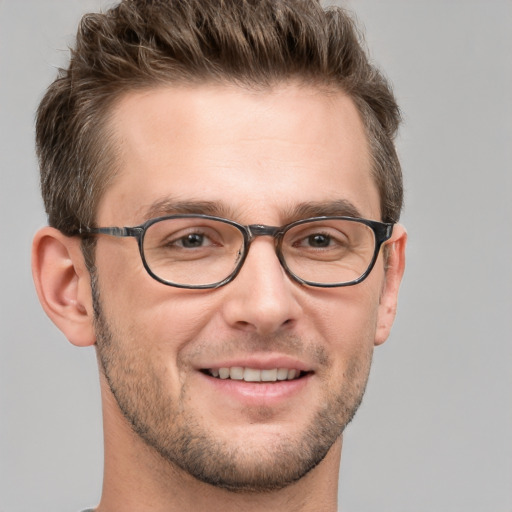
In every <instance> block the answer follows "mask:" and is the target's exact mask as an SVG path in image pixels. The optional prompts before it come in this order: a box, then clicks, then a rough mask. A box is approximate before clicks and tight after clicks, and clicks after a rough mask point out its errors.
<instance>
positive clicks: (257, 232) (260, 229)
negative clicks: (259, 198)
mask: <svg viewBox="0 0 512 512" xmlns="http://www.w3.org/2000/svg"><path fill="white" fill-rule="evenodd" d="M247 230H248V232H249V240H250V241H252V240H254V239H255V238H256V237H258V236H271V237H273V238H276V236H277V235H278V234H279V233H280V231H281V228H280V227H277V226H265V225H264V224H251V225H250V226H247Z"/></svg>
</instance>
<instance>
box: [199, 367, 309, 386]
mask: <svg viewBox="0 0 512 512" xmlns="http://www.w3.org/2000/svg"><path fill="white" fill-rule="evenodd" d="M201 371H202V372H203V373H204V374H206V375H208V376H210V377H214V378H216V379H222V380H226V379H230V380H240V381H245V382H277V381H285V380H297V379H300V378H302V377H304V376H305V375H308V374H309V373H311V372H303V371H301V370H297V369H289V368H272V369H268V370H261V369H258V368H247V367H241V366H232V367H230V368H207V369H204V370H201Z"/></svg>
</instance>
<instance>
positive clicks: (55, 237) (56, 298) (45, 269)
mask: <svg viewBox="0 0 512 512" xmlns="http://www.w3.org/2000/svg"><path fill="white" fill-rule="evenodd" d="M32 275H33V278H34V283H35V286H36V290H37V295H38V297H39V301H40V302H41V305H42V306H43V309H44V310H45V312H46V314H47V315H48V316H49V317H50V319H51V320H52V321H53V323H54V324H55V325H56V326H57V327H58V328H59V329H60V330H61V331H62V332H63V333H64V334H65V336H66V337H67V339H68V340H69V341H70V342H71V343H73V345H77V346H81V347H85V346H89V345H93V344H94V343H95V341H96V337H95V334H94V323H93V320H94V315H93V308H92V294H91V286H90V276H89V272H88V270H87V268H86V266H85V261H84V258H83V255H82V251H81V249H80V240H79V239H78V238H77V237H67V236H65V235H63V234H62V233H61V232H60V231H58V230H57V229H54V228H51V227H45V228H42V229H41V230H40V231H38V232H37V234H36V236H35V237H34V242H33V244H32Z"/></svg>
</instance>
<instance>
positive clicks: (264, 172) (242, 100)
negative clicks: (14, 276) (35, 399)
mask: <svg viewBox="0 0 512 512" xmlns="http://www.w3.org/2000/svg"><path fill="white" fill-rule="evenodd" d="M241 113H243V115H241ZM110 128H111V130H112V132H113V133H114V135H115V138H116V140H117V142H118V148H119V161H118V168H119V172H118V174H117V176H116V178H115V180H114V181H113V183H112V185H111V186H110V187H109V188H108V190H107V191H106V192H105V194H104V196H103V198H102V200H101V202H100V205H99V210H98V214H97V223H98V225H100V226H133V225H137V224H140V223H142V222H143V221H144V220H146V218H148V217H151V216H157V215H160V214H165V213H172V211H171V210H169V206H170V204H176V203H183V202H186V203H187V205H188V206H187V208H188V209H190V208H191V206H190V203H194V204H195V206H194V211H198V210H197V208H198V205H197V204H196V203H201V205H203V206H204V202H208V204H209V205H210V207H211V204H212V203H213V204H215V210H214V211H210V210H208V211H207V213H215V214H218V215H222V216H225V217H228V218H230V219H233V220H235V221H237V222H240V223H242V224H268V225H275V226H279V225H282V224H285V223H287V222H290V221H292V220H295V217H294V212H295V214H296V213H297V212H296V210H297V207H298V205H301V204H305V203H308V204H311V203H314V204H315V207H316V208H318V207H319V205H324V210H325V213H326V214H327V213H332V212H331V211H330V210H329V209H328V208H327V206H328V205H331V206H332V203H333V202H338V203H337V204H338V206H339V202H340V201H343V202H344V203H343V204H347V203H349V204H350V206H351V208H354V209H355V210H356V211H357V212H358V214H359V215H360V216H362V217H365V218H368V219H375V220H380V214H379V212H380V204H379V196H378V192H377V188H376V186H375V184H374V183H373V181H372V178H371V176H370V158H369V153H368V147H367V140H366V136H365V133H364V128H363V126H362V123H361V120H360V118H359V116H358V113H357V110H356V108H355V106H354V104H353V102H352V101H351V100H350V99H349V98H348V97H347V96H345V95H344V94H343V93H341V92H334V93H333V92H331V93H326V92H325V91H320V90H319V89H316V88H314V87H312V86H303V85H302V86H301V85H299V84H294V83H287V84H280V85H278V86H275V87H274V88H273V89H271V90H265V91H259V92H255V91H251V90H247V89H242V88H238V87H234V86H233V87H230V86H220V85H202V86H197V87H188V88H179V87H168V88H159V89H151V90H146V91H138V92H136V93H130V94H127V95H126V96H124V97H123V98H122V99H121V100H120V101H119V103H118V104H117V105H116V107H115V110H114V111H113V116H112V120H111V126H110ZM199 206H200V205H199ZM324 210H322V209H320V211H319V212H318V214H321V213H322V212H323V211H324ZM187 211H188V210H187ZM201 212H202V211H200V213H201ZM343 213H345V212H344V211H340V214H343ZM405 240H406V235H405V231H404V229H403V228H402V227H401V226H395V229H394V232H393V236H392V238H391V240H390V241H389V242H388V246H389V257H388V261H387V267H388V268H387V270H385V269H384V262H383V258H382V254H381V255H380V256H379V259H378V261H377V263H376V265H375V268H374V269H373V271H372V273H371V274H370V276H369V277H368V278H367V279H366V280H365V281H363V282H362V283H360V284H358V285H356V286H350V287H346V288H332V289H326V288H312V287H306V286H302V285H300V284H298V283H296V282H294V281H292V280H291V279H290V278H289V277H288V276H287V275H286V273H285V272H284V270H283V269H282V267H281V266H280V264H279V261H278V259H277V257H276V255H275V251H274V247H273V242H272V239H271V238H268V237H261V238H258V239H257V240H256V241H254V242H253V244H252V246H251V249H250V252H249V255H248V257H247V260H246V262H245V264H244V267H243V268H242V270H241V272H240V274H239V275H238V276H237V277H236V279H235V280H234V281H233V282H232V283H230V284H228V285H227V286H224V287H222V288H219V289H216V290H183V289H177V288H173V287H168V286H164V285H162V284H160V283H158V282H157V281H155V280H154V279H152V278H151V277H150V276H149V275H148V274H147V272H146V271H145V270H144V268H143V266H142V264H141V260H140V256H139V253H138V250H137V247H136V241H135V240H134V239H120V238H114V237H109V236H101V237H100V238H99V239H98V244H97V250H96V264H97V273H96V283H95V290H96V297H95V301H96V308H97V310H98V309H99V310H100V311H101V313H100V315H99V317H98V318H96V320H95V319H94V311H93V302H94V301H93V294H92V293H91V281H90V276H89V274H88V272H87V270H86V269H85V266H84V262H83V257H82V255H81V252H80V249H79V241H78V240H77V239H76V238H66V237H64V236H63V235H61V234H60V233H59V232H57V231H56V230H54V229H52V228H44V229H43V230H41V231H40V232H39V233H38V235H37V236H36V239H35V242H34V253H33V267H34V277H35V282H36V287H37V289H38V293H39V296H40V299H41V302H42V304H43V307H44V308H45V310H46V311H47V313H48V314H49V316H50V317H51V318H52V320H53V321H54V322H55V323H56V324H57V325H58V326H59V327H60V328H61V330H62V331H63V332H64V333H65V334H66V336H67V337H68V339H69V340H70V341H71V342H72V343H74V344H76V345H79V346H87V345H92V344H94V343H96V346H97V353H98V360H99V366H100V378H101V388H102V403H103V415H104V431H105V478H104V489H103V495H102V500H101V502H100V504H99V506H98V509H97V510H98V511H107V510H108V511H114V510H130V509H131V510H144V511H164V510H165V511H174V510H176V511H177V510H191V511H194V510H198V511H199V510H206V509H208V510H219V511H220V510H223V511H229V510H241V509H243V510H262V509H265V510H269V511H271V510H302V511H308V510H309V511H313V510H314V511H319V510H321V511H331V510H332V511H334V510H336V499H337V479H338V468H339V462H340V454H341V433H342V431H343V428H344V427H345V425H346V423H347V422H348V421H350V419H351V417H352V415H353V413H354V412H355V410H356V409H357V406H358V404H359V402H360V399H361V397H362V394H363V392H364V388H365V385H366V381H367V377H368V372H369V368H370V364H371V356H372V352H373V348H374V346H375V345H378V344H380V343H382V342H384V341H385V339H386V338H387V337H388V335H389V331H390V328H391V325H392V322H393V319H394V315H395V311H396V301H397V294H398V287H399V283H400V279H401V276H402V273H403V270H404V250H405ZM235 365H241V366H251V367H255V366H256V367H258V366H260V367H262V368H263V367H276V366H283V365H287V366H290V367H299V366H300V368H301V369H304V370H307V371H308V372H309V373H308V377H307V378H305V379H302V380H301V381H300V385H295V386H293V385H292V386H288V385H287V384H285V385H282V384H279V383H276V384H268V385H267V384H265V385H262V384H253V385H247V384H246V383H236V382H234V381H230V382H231V384H229V385H227V384H226V383H225V382H222V383H220V381H218V380H216V379H212V378H210V377H206V376H205V375H204V374H203V373H202V372H201V371H200V370H201V369H204V368H211V367H219V366H235ZM287 386H288V387H287ZM180 439H182V440H183V439H185V440H186V441H187V443H188V445H187V446H188V450H184V451H183V453H181V455H180V446H179V440H180ZM177 445H178V446H177ZM194 446H198V447H199V448H198V450H197V456H198V457H199V458H200V459H201V463H200V466H201V469H200V472H199V473H200V474H199V473H197V472H196V474H194V472H193V471H192V470H191V468H190V464H189V463H187V462H185V463H183V462H182V460H183V458H184V453H188V452H190V447H192V448H193V447H194ZM181 448H182V447H181ZM187 464H188V465H187ZM312 466H314V467H312ZM207 473H208V474H209V477H206V476H205V475H206V474H207ZM215 475H217V476H218V477H219V478H220V480H221V481H220V482H219V485H220V486H219V485H216V486H213V485H210V484H209V483H205V482H204V481H202V480H206V481H208V478H210V479H211V478H213V477H214V476H215ZM219 475H220V476H219Z"/></svg>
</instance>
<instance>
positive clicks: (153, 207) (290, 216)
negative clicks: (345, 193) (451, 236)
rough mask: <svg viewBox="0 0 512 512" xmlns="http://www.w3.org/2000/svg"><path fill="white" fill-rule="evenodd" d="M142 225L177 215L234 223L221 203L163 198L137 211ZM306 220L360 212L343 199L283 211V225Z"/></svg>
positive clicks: (232, 216)
mask: <svg viewBox="0 0 512 512" xmlns="http://www.w3.org/2000/svg"><path fill="white" fill-rule="evenodd" d="M138 213H139V214H140V216H141V217H142V218H143V221H146V220H149V219H154V218H156V217H163V216H166V215H177V214H199V215H212V216H214V217H223V218H227V219H232V220H236V217H237V215H236V213H235V212H234V210H233V209H232V208H230V207H229V206H228V205H226V204H225V203H222V202H220V201H179V200H176V199H175V198H172V197H166V198H163V199H161V200H158V201H155V202H154V203H151V204H150V205H149V206H146V207H143V208H141V210H140V211H139V212H138ZM310 217H355V218H361V217H362V215H361V212H360V211H359V210H358V208H357V207H356V206H355V205H354V204H353V203H352V202H350V201H348V200H347V199H336V200H333V201H311V202H304V203H299V204H298V205H294V206H291V207H289V208H286V209H285V211H284V218H283V221H284V224H288V223H291V222H294V221H296V220H300V219H307V218H310Z"/></svg>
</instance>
